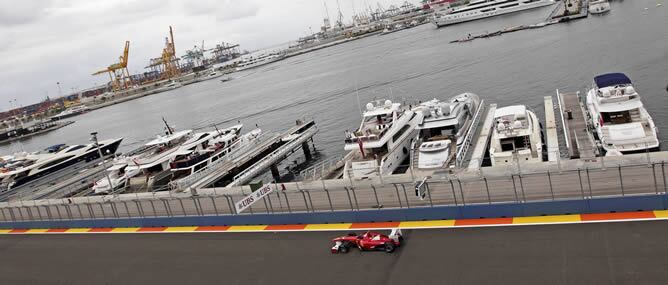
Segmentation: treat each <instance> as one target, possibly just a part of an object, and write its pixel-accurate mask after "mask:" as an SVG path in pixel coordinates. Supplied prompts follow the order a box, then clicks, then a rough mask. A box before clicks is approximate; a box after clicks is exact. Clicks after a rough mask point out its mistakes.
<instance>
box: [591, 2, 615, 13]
mask: <svg viewBox="0 0 668 285" xmlns="http://www.w3.org/2000/svg"><path fill="white" fill-rule="evenodd" d="M609 11H610V2H608V0H593V1H589V13H591V14H603V13H606V12H609Z"/></svg>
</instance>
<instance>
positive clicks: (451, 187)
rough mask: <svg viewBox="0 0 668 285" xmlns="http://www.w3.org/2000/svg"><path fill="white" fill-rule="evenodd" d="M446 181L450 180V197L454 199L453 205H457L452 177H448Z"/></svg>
mask: <svg viewBox="0 0 668 285" xmlns="http://www.w3.org/2000/svg"><path fill="white" fill-rule="evenodd" d="M448 182H450V189H451V190H452V198H453V199H454V200H455V206H457V205H459V203H457V194H456V193H455V184H454V183H452V179H448Z"/></svg>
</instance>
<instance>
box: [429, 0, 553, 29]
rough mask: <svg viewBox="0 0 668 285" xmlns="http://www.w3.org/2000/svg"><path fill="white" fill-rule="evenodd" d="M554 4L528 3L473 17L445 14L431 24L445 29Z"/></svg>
mask: <svg viewBox="0 0 668 285" xmlns="http://www.w3.org/2000/svg"><path fill="white" fill-rule="evenodd" d="M554 3H555V2H553V1H551V0H550V1H548V0H541V1H537V2H533V3H530V4H525V5H519V6H515V7H510V8H505V9H495V10H494V11H489V12H474V13H475V14H474V15H469V16H464V15H461V17H457V15H456V14H446V15H443V16H441V17H435V18H434V19H432V24H434V26H436V27H437V28H441V27H445V26H449V25H454V24H459V23H464V22H470V21H475V20H480V19H484V18H490V17H495V16H500V15H505V14H511V13H515V12H520V11H525V10H531V9H536V8H541V7H545V6H550V5H553V4H554Z"/></svg>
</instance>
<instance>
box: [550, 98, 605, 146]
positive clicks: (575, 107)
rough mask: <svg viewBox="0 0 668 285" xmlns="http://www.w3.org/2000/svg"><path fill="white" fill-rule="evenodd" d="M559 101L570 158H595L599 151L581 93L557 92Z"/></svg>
mask: <svg viewBox="0 0 668 285" xmlns="http://www.w3.org/2000/svg"><path fill="white" fill-rule="evenodd" d="M557 99H558V100H559V112H560V114H561V121H562V126H563V131H564V140H565V141H566V148H567V149H568V155H569V157H570V158H583V159H593V158H595V157H596V156H597V155H598V149H597V147H596V143H595V141H594V137H593V136H592V134H591V132H589V129H588V124H587V115H586V111H585V109H584V106H582V101H581V99H580V92H570V93H561V92H559V90H557Z"/></svg>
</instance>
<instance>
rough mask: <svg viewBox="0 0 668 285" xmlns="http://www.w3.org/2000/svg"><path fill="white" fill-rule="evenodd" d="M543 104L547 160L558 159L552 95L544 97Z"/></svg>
mask: <svg viewBox="0 0 668 285" xmlns="http://www.w3.org/2000/svg"><path fill="white" fill-rule="evenodd" d="M544 105H545V135H546V139H547V161H557V160H558V159H559V156H560V153H559V136H558V135H557V122H556V120H555V118H554V104H553V103H552V96H545V97H544Z"/></svg>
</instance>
